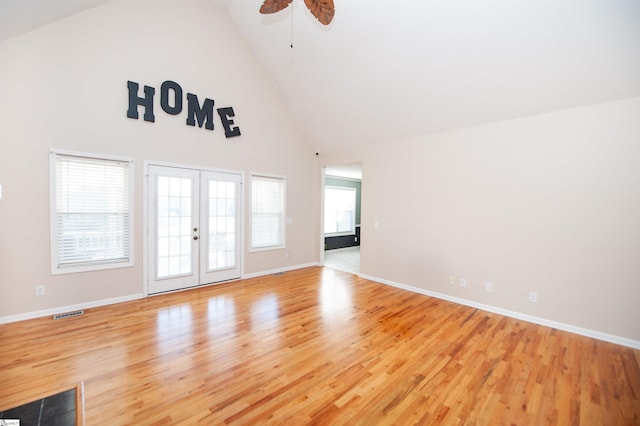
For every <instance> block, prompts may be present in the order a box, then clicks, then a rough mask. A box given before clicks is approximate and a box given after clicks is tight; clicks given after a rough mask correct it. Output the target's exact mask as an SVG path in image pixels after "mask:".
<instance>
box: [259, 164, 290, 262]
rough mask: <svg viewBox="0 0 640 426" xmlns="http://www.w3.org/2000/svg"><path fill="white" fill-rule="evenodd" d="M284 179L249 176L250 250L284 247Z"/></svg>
mask: <svg viewBox="0 0 640 426" xmlns="http://www.w3.org/2000/svg"><path fill="white" fill-rule="evenodd" d="M284 195H285V179H284V178H281V177H272V176H258V175H252V176H251V250H267V249H276V248H283V247H284V241H285V240H284V224H285V218H284V206H285V204H284Z"/></svg>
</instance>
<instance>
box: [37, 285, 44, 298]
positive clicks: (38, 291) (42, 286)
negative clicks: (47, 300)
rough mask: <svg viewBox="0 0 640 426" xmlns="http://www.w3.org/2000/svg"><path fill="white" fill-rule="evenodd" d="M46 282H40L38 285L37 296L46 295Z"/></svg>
mask: <svg viewBox="0 0 640 426" xmlns="http://www.w3.org/2000/svg"><path fill="white" fill-rule="evenodd" d="M44 290H45V289H44V284H38V285H37V286H36V296H44Z"/></svg>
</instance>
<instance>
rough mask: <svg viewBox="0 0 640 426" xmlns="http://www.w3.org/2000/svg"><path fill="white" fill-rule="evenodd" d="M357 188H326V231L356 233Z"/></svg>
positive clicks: (329, 232) (326, 232) (331, 232)
mask: <svg viewBox="0 0 640 426" xmlns="http://www.w3.org/2000/svg"><path fill="white" fill-rule="evenodd" d="M355 232H356V189H355V188H342V187H337V186H327V187H325V189H324V233H325V234H355Z"/></svg>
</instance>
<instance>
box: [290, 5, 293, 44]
mask: <svg viewBox="0 0 640 426" xmlns="http://www.w3.org/2000/svg"><path fill="white" fill-rule="evenodd" d="M289 9H291V48H292V49H293V5H291V7H290V8H289Z"/></svg>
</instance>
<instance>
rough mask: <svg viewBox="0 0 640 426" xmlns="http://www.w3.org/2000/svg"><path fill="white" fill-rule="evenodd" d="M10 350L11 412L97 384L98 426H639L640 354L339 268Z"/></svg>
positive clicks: (291, 275) (23, 337)
mask: <svg viewBox="0 0 640 426" xmlns="http://www.w3.org/2000/svg"><path fill="white" fill-rule="evenodd" d="M87 285H90V283H87ZM0 342H1V344H0V377H1V378H0V411H2V410H3V409H7V408H9V407H12V406H14V405H19V404H22V403H25V402H28V401H30V400H33V399H37V398H39V397H42V396H44V395H47V394H50V393H53V392H57V391H60V390H61V389H65V388H70V387H73V386H76V385H77V384H78V383H84V400H85V419H86V424H88V425H103V424H110V425H125V424H131V425H150V424H159V425H160V424H162V425H169V424H171V425H173V424H184V425H190V424H195V423H201V424H279V425H288V424H290V425H301V424H308V423H314V424H327V425H329V424H336V425H340V424H350V425H351V424H363V425H373V424H397V425H409V424H428V425H432V424H447V425H449V424H468V425H501V424H515V425H547V424H548V425H569V424H583V425H634V424H636V425H637V424H640V368H639V364H640V351H637V350H632V349H629V348H626V347H621V346H617V345H614V344H610V343H606V342H602V341H597V340H593V339H590V338H586V337H581V336H577V335H573V334H570V333H566V332H562V331H558V330H555V329H551V328H547V327H543V326H538V325H534V324H530V323H526V322H522V321H518V320H515V319H510V318H507V317H503V316H500V315H497V314H492V313H487V312H483V311H479V310H476V309H473V308H469V307H465V306H460V305H456V304H453V303H450V302H446V301H442V300H438V299H435V298H431V297H427V296H422V295H419V294H414V293H410V292H407V291H403V290H400V289H396V288H393V287H388V286H385V285H382V284H377V283H373V282H371V281H367V280H363V279H361V278H358V277H357V276H355V275H351V274H349V273H344V272H340V271H335V270H332V269H330V268H308V269H303V270H299V271H293V272H288V273H286V274H283V275H277V276H268V277H261V278H256V279H250V280H242V281H237V282H233V283H226V284H222V285H217V286H209V287H204V288H199V289H194V290H189V291H183V292H178V293H172V294H166V295H162V296H156V297H151V298H147V299H144V300H139V301H134V302H128V303H122V304H118V305H112V306H106V307H101V308H95V309H89V310H87V312H86V313H85V314H84V315H83V316H81V317H75V318H68V319H64V320H57V321H54V320H52V319H50V318H43V319H36V320H30V321H24V322H19V323H12V324H7V325H2V326H0Z"/></svg>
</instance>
